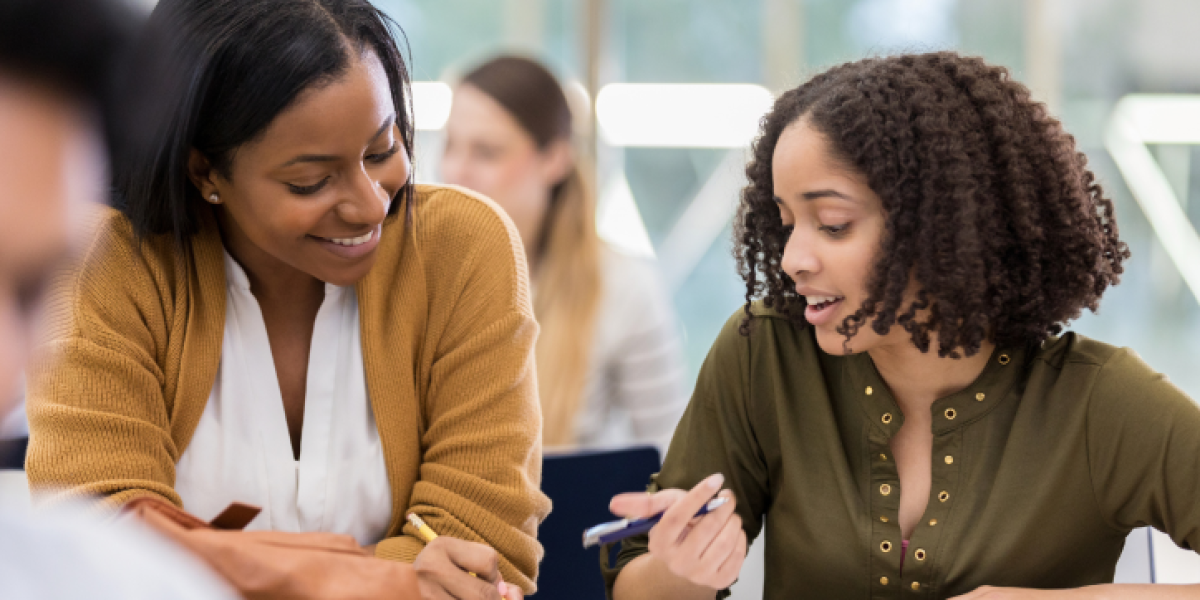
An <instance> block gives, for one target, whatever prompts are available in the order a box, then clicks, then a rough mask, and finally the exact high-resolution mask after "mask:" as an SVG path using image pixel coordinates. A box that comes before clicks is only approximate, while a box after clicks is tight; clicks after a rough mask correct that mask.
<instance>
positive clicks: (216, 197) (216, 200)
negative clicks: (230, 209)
mask: <svg viewBox="0 0 1200 600" xmlns="http://www.w3.org/2000/svg"><path fill="white" fill-rule="evenodd" d="M208 201H209V202H211V203H213V204H220V203H221V195H220V194H218V193H216V192H213V193H212V194H209V196H208Z"/></svg>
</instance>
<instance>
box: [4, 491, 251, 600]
mask: <svg viewBox="0 0 1200 600" xmlns="http://www.w3.org/2000/svg"><path fill="white" fill-rule="evenodd" d="M237 597H238V596H237V595H236V594H235V593H234V592H233V591H232V590H231V589H229V588H228V587H227V586H226V585H225V584H224V583H223V582H222V581H221V580H220V579H218V578H217V576H216V575H214V574H213V573H212V572H211V571H209V570H208V568H207V567H205V566H204V565H203V564H202V563H200V562H198V561H196V560H195V559H193V558H192V557H191V556H190V555H188V554H187V553H186V552H185V551H184V550H182V549H180V548H176V547H175V546H174V545H173V544H171V543H170V542H168V541H167V540H165V539H162V538H160V537H159V536H158V535H157V534H154V533H152V532H150V531H148V530H145V529H143V528H141V527H138V526H136V525H134V524H132V523H130V522H128V521H125V522H112V521H110V522H107V523H98V522H95V521H92V520H90V519H88V518H86V517H84V516H83V514H82V513H74V512H70V511H68V510H65V509H59V510H56V511H53V512H47V513H40V514H39V515H38V516H37V518H32V517H28V518H27V517H25V516H24V515H22V514H19V513H18V512H15V511H8V510H0V598H4V599H5V600H74V599H76V598H87V599H88V600H164V599H167V598H169V599H171V600H234V599H235V598H237Z"/></svg>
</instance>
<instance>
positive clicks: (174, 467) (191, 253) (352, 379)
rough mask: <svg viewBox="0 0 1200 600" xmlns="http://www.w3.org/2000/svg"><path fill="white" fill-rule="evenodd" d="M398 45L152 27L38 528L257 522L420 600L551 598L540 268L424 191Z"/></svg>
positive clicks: (300, 15) (505, 226)
mask: <svg viewBox="0 0 1200 600" xmlns="http://www.w3.org/2000/svg"><path fill="white" fill-rule="evenodd" d="M394 31H395V24H394V23H392V22H391V21H390V20H389V19H387V17H385V16H384V15H383V14H382V13H380V12H379V11H378V10H377V9H376V8H375V7H374V6H372V5H371V4H370V3H369V2H367V1H366V0H255V1H253V2H246V1H244V0H218V1H209V0H161V1H160V2H158V4H157V6H156V7H155V9H154V12H153V13H152V14H151V17H150V24H149V28H148V34H147V35H146V36H144V39H143V42H142V43H141V44H140V45H139V46H138V47H137V48H136V49H135V54H136V57H137V59H138V63H137V65H136V66H135V67H134V72H133V75H132V76H131V77H130V80H131V81H132V82H133V83H141V84H146V85H150V86H151V89H152V90H153V94H150V95H148V97H147V98H146V102H145V103H143V104H141V105H138V106H134V107H132V110H131V112H132V113H134V114H135V115H136V116H137V117H138V118H139V120H140V122H142V123H143V125H144V129H145V134H144V135H143V134H139V135H134V136H126V138H128V139H126V138H122V139H121V144H120V145H119V146H118V148H119V151H118V154H117V155H116V157H115V159H114V169H113V170H114V180H115V191H116V196H115V198H114V202H115V203H116V206H117V209H116V210H114V209H107V208H106V209H104V210H103V211H101V213H100V214H98V215H96V217H95V218H94V219H93V221H92V223H91V224H90V227H91V229H90V231H89V234H88V235H89V237H88V241H87V243H86V245H85V247H86V252H85V253H84V256H83V257H82V259H81V260H79V261H76V262H74V263H73V264H72V265H71V266H70V269H69V270H68V272H67V273H66V274H65V276H64V277H62V278H61V279H60V280H59V283H58V285H56V286H55V287H54V288H53V291H52V294H51V298H50V301H51V304H50V305H49V308H48V309H47V314H48V318H49V319H50V320H51V321H52V322H53V324H54V328H53V330H52V331H51V335H50V336H48V340H47V342H46V344H45V346H44V348H43V349H42V350H43V353H44V357H43V358H42V359H40V360H38V361H36V362H35V363H34V365H35V366H34V368H31V369H30V371H29V377H28V378H29V392H28V413H29V421H30V432H31V436H30V447H29V456H28V460H27V468H28V474H29V479H30V483H31V486H32V487H33V490H34V493H35V502H38V503H39V504H43V505H54V504H57V503H59V502H62V501H66V500H75V499H84V498H92V497H99V498H100V503H101V508H109V509H115V508H118V507H121V506H123V505H125V504H127V503H128V502H130V501H131V500H134V499H136V498H139V497H146V496H149V497H151V498H158V499H161V500H164V501H168V502H171V503H173V504H174V505H176V506H179V507H182V508H184V509H185V510H188V511H189V512H192V513H193V514H195V515H196V516H197V517H199V518H200V519H203V520H205V521H208V520H210V519H212V518H213V517H215V516H216V515H217V514H218V513H220V512H221V511H222V510H223V509H224V508H225V507H226V506H228V505H229V504H230V503H231V502H234V501H238V502H245V503H248V504H253V505H257V506H260V507H262V509H263V510H262V512H261V513H259V514H258V515H257V517H256V518H255V519H254V520H253V521H251V523H250V524H249V526H248V527H247V529H248V530H271V531H278V532H294V533H301V532H329V533H337V534H343V535H347V536H351V537H353V538H354V539H355V540H356V541H357V542H358V543H359V544H361V545H362V546H363V547H365V548H366V549H367V550H368V551H370V552H372V553H373V554H374V556H375V557H378V558H382V559H388V560H395V561H401V562H406V563H412V564H413V567H414V569H415V571H416V573H417V576H418V580H419V583H420V588H421V593H422V595H423V597H425V598H446V597H458V598H468V597H469V598H500V597H501V596H504V597H506V598H509V599H514V598H520V597H521V596H522V590H524V591H527V592H530V593H531V592H533V591H534V581H535V579H536V573H537V564H538V561H539V559H540V556H541V547H540V545H539V544H538V542H537V539H536V530H537V526H538V523H539V522H540V521H541V520H542V519H543V518H544V517H545V515H546V514H547V512H548V510H549V502H548V500H547V499H546V498H545V496H544V495H543V494H542V493H541V492H540V491H539V484H540V465H541V452H540V449H541V445H540V433H541V432H540V418H539V413H538V404H537V397H536V381H535V377H536V375H535V369H534V362H533V358H534V357H533V344H534V339H535V336H536V332H537V324H536V322H535V320H534V315H533V309H532V305H531V303H530V300H529V298H530V293H529V288H528V281H527V274H526V268H525V257H524V255H523V254H521V253H520V252H519V251H518V249H519V248H520V242H519V238H518V234H517V232H516V230H515V229H514V228H513V226H512V224H511V222H510V221H509V220H508V219H507V217H505V216H504V213H503V212H502V211H501V210H500V209H499V208H498V207H496V205H495V204H494V203H491V202H489V201H487V200H486V199H483V198H480V197H478V196H476V195H474V194H468V193H464V192H463V191H461V190H458V189H449V188H444V187H438V186H416V185H414V184H413V183H412V181H411V175H412V170H411V168H410V161H411V156H412V153H413V146H412V143H413V120H412V114H411V108H410V102H411V100H410V96H409V78H408V72H407V67H406V64H405V60H404V58H403V56H402V55H401V52H400V49H399V47H398V46H397V42H396V39H395V38H394V37H393V36H394ZM409 513H415V514H417V515H419V516H420V517H422V518H423V519H424V520H425V522H427V523H428V524H429V526H430V527H432V528H433V530H434V531H436V532H437V533H439V534H441V536H440V537H438V538H437V539H433V540H432V541H430V542H428V543H426V542H425V541H423V539H422V538H421V537H420V536H419V535H418V532H417V531H416V530H415V529H414V528H413V527H412V526H411V525H407V524H406V523H407V521H406V518H405V517H406V515H407V514H409ZM298 539H303V538H298ZM371 560H374V559H371ZM476 575H478V577H476Z"/></svg>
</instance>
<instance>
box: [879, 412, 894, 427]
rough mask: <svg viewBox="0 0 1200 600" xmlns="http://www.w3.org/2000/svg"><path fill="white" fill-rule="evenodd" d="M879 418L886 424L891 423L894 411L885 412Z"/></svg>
mask: <svg viewBox="0 0 1200 600" xmlns="http://www.w3.org/2000/svg"><path fill="white" fill-rule="evenodd" d="M879 420H880V421H883V424H884V425H887V424H888V423H891V422H892V413H883V416H882V417H880V418H879Z"/></svg>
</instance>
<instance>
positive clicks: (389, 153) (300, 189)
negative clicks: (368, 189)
mask: <svg viewBox="0 0 1200 600" xmlns="http://www.w3.org/2000/svg"><path fill="white" fill-rule="evenodd" d="M398 152H400V144H399V143H397V142H392V147H391V148H388V149H387V150H385V151H383V152H379V153H376V154H368V155H367V156H365V157H364V158H365V159H366V161H367V162H369V163H372V164H377V165H378V164H382V163H385V162H387V161H388V159H390V158H392V157H393V156H396V153H398ZM327 183H329V176H326V177H325V178H324V179H322V180H321V181H318V182H316V183H314V184H312V185H296V184H294V183H288V184H285V185H287V187H288V190H290V191H291V192H292V193H293V194H296V195H297V196H311V195H313V194H315V193H317V192H319V191H321V189H322V188H324V187H325V184H327Z"/></svg>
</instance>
